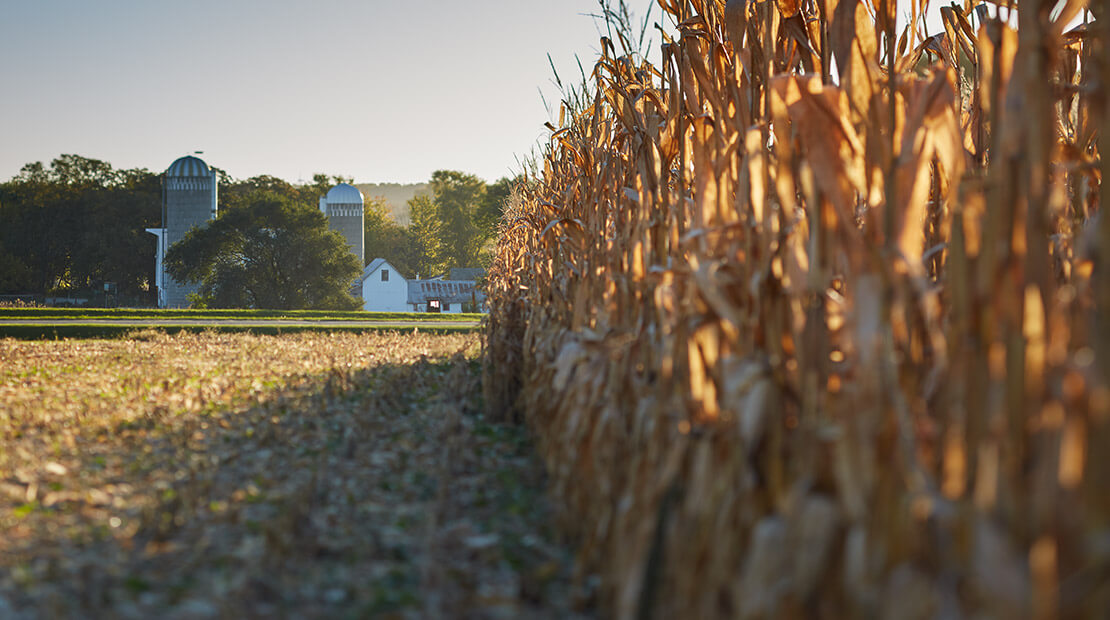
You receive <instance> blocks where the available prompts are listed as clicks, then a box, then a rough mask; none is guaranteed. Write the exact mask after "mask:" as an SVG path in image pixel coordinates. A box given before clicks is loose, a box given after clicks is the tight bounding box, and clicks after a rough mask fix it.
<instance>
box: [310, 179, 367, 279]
mask: <svg viewBox="0 0 1110 620" xmlns="http://www.w3.org/2000/svg"><path fill="white" fill-rule="evenodd" d="M362 208H363V207H362V192H360V191H358V188H357V187H355V186H353V185H348V184H347V183H340V184H339V185H336V186H335V187H333V188H331V189H330V190H328V195H327V196H324V197H322V198H320V210H321V211H323V212H324V215H326V216H328V227H329V228H331V229H332V230H336V231H339V234H341V235H343V238H344V239H346V240H347V245H348V246H349V247H350V248H351V252H353V253H354V255H355V257H356V258H358V264H359V265H360V266H362V265H365V264H366V258H365V254H364V252H363V247H362V244H363V227H362V226H363V224H362V217H363V211H362Z"/></svg>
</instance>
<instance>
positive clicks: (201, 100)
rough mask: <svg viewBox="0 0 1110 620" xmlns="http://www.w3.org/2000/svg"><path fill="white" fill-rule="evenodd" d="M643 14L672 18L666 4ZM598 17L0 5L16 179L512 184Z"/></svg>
mask: <svg viewBox="0 0 1110 620" xmlns="http://www.w3.org/2000/svg"><path fill="white" fill-rule="evenodd" d="M907 3H908V0H899V12H900V13H905V12H908V4H907ZM627 4H628V6H629V8H630V9H631V11H632V12H633V15H634V16H635V17H636V18H637V19H642V18H643V17H644V16H645V15H647V14H649V8H651V11H650V15H651V19H652V21H657V20H658V19H659V18H660V17H661V15H660V11H659V10H658V7H654V8H652V7H653V5H654V4H655V0H627ZM597 12H598V0H466V1H461V0H316V1H314V2H311V3H310V2H304V1H303V0H302V1H294V0H189V1H188V2H180V1H177V2H171V1H168V0H96V1H91V0H0V181H6V180H8V179H10V178H11V177H13V176H15V175H17V174H18V173H19V170H20V168H22V167H23V165H24V164H27V163H30V162H36V161H41V162H43V163H46V164H48V163H49V162H50V160H52V159H54V158H55V157H57V156H59V155H61V154H70V153H71V154H76V155H81V156H84V157H92V158H95V159H101V160H104V161H107V162H108V163H110V164H112V165H113V166H114V167H116V168H147V169H149V170H152V171H155V172H160V171H162V170H165V169H166V168H167V167H169V165H170V163H172V162H173V160H175V159H177V158H178V157H181V156H183V155H187V154H191V153H193V152H195V151H202V152H203V154H202V155H201V157H202V158H203V159H204V160H205V161H207V162H208V163H209V164H210V165H214V166H217V167H219V168H222V169H223V170H224V171H226V172H227V173H228V174H230V175H231V176H232V177H233V178H236V179H246V178H249V177H252V176H257V175H262V174H269V175H273V176H276V177H280V178H283V179H285V180H287V181H290V182H294V183H295V182H299V181H305V180H309V179H311V178H312V175H313V174H315V173H321V172H322V173H325V174H329V175H341V176H344V177H351V178H353V179H354V180H355V181H356V182H359V183H387V182H396V183H420V182H425V181H427V180H428V179H429V178H430V177H431V174H432V172H433V171H435V170H461V171H463V172H469V173H472V174H476V175H478V176H479V177H482V178H483V179H485V180H487V181H494V180H496V179H498V178H500V177H503V176H512V175H513V174H516V173H518V172H520V171H521V170H522V166H521V162H522V161H526V160H527V159H528V158H529V156H530V155H531V153H533V151H534V149H535V148H536V145H537V144H539V143H540V142H541V141H542V140H545V139H546V137H547V136H548V131H547V129H545V128H544V126H543V124H544V122H545V121H548V120H554V119H555V118H557V114H558V100H559V95H560V91H559V88H558V87H557V86H556V85H555V84H554V79H553V74H552V70H551V64H549V61H548V55H549V54H550V56H551V63H552V64H554V66H555V68H556V70H557V71H558V72H559V75H560V76H562V77H563V78H564V79H566V80H569V81H577V76H579V69H578V62H577V61H576V59H575V57H576V55H577V56H578V57H579V58H581V61H582V64H583V66H584V67H585V70H586V71H587V72H589V71H590V68H591V67H592V65H593V63H594V62H595V61H596V59H597V56H598V50H599V48H600V46H599V43H598V41H599V38H600V34H599V30H598V23H597V20H595V19H594V18H593V17H591V14H594V13H597ZM649 49H652V50H657V49H658V37H657V36H656V37H655V45H654V46H652V47H651V48H649ZM649 53H650V52H649ZM541 92H542V93H543V97H541ZM544 98H546V102H547V106H553V107H554V111H553V112H551V111H549V109H548V107H547V106H545V103H544Z"/></svg>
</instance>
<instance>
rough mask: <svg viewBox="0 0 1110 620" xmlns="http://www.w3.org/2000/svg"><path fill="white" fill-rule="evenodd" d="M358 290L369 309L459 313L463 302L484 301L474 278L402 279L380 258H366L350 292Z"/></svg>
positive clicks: (483, 302)
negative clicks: (367, 260)
mask: <svg viewBox="0 0 1110 620" xmlns="http://www.w3.org/2000/svg"><path fill="white" fill-rule="evenodd" d="M359 292H361V293H362V308H363V310H368V311H370V312H429V311H431V312H446V313H451V314H456V313H459V312H462V309H463V304H476V305H477V306H478V307H481V306H483V305H484V304H485V301H486V296H485V293H483V292H482V291H481V290H480V289H479V288H478V285H477V283H476V282H475V281H474V280H444V279H442V278H432V279H430V280H405V278H403V277H401V274H400V273H398V271H397V268H396V267H394V266H393V265H391V264H390V263H389V261H387V260H385V259H384V258H375V259H374V260H372V261H370V264H369V265H367V266H366V269H364V270H363V271H362V275H361V276H359V278H358V280H356V281H355V286H354V290H353V291H352V293H353V294H356V295H357V294H358V293H359Z"/></svg>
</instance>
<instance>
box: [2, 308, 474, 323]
mask: <svg viewBox="0 0 1110 620" xmlns="http://www.w3.org/2000/svg"><path fill="white" fill-rule="evenodd" d="M484 316H485V314H476V313H460V314H431V313H426V312H366V311H363V310H356V311H335V310H157V309H153V308H0V321H2V320H4V319H21V320H22V319H57V320H81V319H203V320H209V319H241V320H257V319H296V320H300V321H312V320H354V321H400V320H412V321H433V322H434V321H479V320H481V319H482V317H484Z"/></svg>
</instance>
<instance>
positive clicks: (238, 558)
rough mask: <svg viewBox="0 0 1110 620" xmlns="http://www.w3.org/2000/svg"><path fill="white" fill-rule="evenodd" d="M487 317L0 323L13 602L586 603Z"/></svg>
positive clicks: (1, 507) (3, 593) (109, 608)
mask: <svg viewBox="0 0 1110 620" xmlns="http://www.w3.org/2000/svg"><path fill="white" fill-rule="evenodd" d="M475 354H476V337H474V336H465V335H447V336H430V335H412V334H410V335H398V334H370V335H351V334H333V335H320V334H301V335H293V336H282V337H270V336H250V335H219V334H199V335H178V336H167V335H165V334H161V333H158V332H147V333H139V334H136V335H133V337H132V338H130V339H124V340H111V341H104V340H86V341H63V342H34V343H28V342H18V341H14V340H10V339H9V340H0V360H2V365H0V531H2V532H3V536H2V537H0V616H3V617H17V618H18V617H22V616H26V617H29V618H36V617H86V616H89V615H93V616H104V615H110V616H113V617H148V616H150V615H152V614H159V615H162V614H164V615H168V616H170V617H206V616H211V617H217V616H218V617H242V616H248V615H250V616H254V615H272V614H277V615H297V616H309V617H311V616H324V615H327V616H330V617H344V616H353V617H364V616H366V615H385V616H389V617H419V616H426V615H433V616H435V615H443V614H447V613H448V610H450V614H449V615H463V616H474V617H498V616H509V617H513V616H517V615H520V614H526V615H532V616H539V617H544V616H548V615H550V616H553V617H555V616H557V617H563V616H566V615H568V614H569V615H573V613H574V612H573V611H572V610H571V609H570V608H569V605H570V602H571V601H572V599H573V597H572V596H571V594H570V587H569V586H568V585H567V581H568V580H567V579H566V577H567V575H566V565H567V563H566V557H565V555H564V553H563V551H562V550H561V548H560V547H559V546H557V545H556V544H554V543H552V542H551V539H550V536H549V532H547V530H546V529H545V527H544V525H543V524H544V517H545V515H546V504H545V503H544V499H543V496H542V492H541V491H540V489H542V487H543V483H542V480H541V473H540V471H539V469H538V468H537V464H536V463H535V462H534V461H533V460H531V457H530V452H529V450H528V446H527V442H526V440H525V438H524V437H523V436H522V435H521V434H520V432H519V430H515V429H512V428H509V427H504V426H499V425H494V424H490V423H487V422H486V421H484V419H483V417H482V414H481V398H480V395H479V391H480V390H479V389H478V383H477V376H476V375H477V373H476V364H477V362H476V361H475V360H474V355H475Z"/></svg>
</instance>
